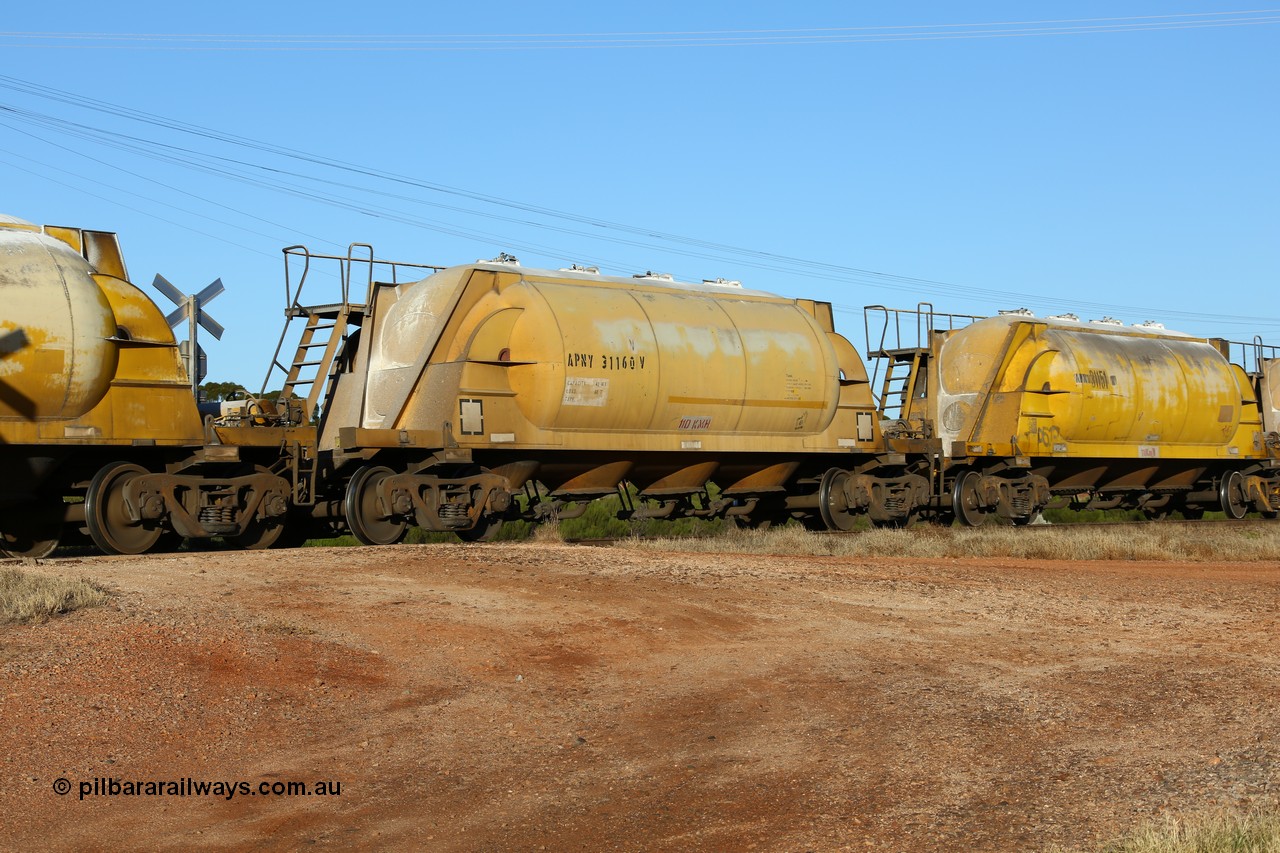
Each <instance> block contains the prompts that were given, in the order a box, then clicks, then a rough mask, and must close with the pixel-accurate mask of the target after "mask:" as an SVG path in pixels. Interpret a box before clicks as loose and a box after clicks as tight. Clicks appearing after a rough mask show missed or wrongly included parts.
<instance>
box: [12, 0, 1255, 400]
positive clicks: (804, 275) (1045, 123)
mask: <svg viewBox="0 0 1280 853" xmlns="http://www.w3.org/2000/svg"><path fill="white" fill-rule="evenodd" d="M11 5H12V8H7V9H6V13H5V16H4V23H3V30H4V31H5V34H3V35H0V176H3V181H4V200H3V202H2V203H0V212H4V213H10V214H13V215H16V216H20V217H22V218H24V219H28V220H32V221H36V222H41V223H52V224H62V225H76V226H81V227H87V228H98V229H103V230H111V231H116V232H118V233H119V234H120V237H121V241H122V244H123V247H124V250H125V255H126V261H127V263H128V265H129V269H130V272H131V274H132V277H133V279H134V280H135V281H136V282H138V283H140V284H142V285H143V286H144V287H145V288H146V289H147V290H148V291H149V292H151V291H150V287H149V282H150V281H151V280H152V278H153V277H154V275H155V274H156V273H162V274H163V275H164V276H165V277H166V278H168V279H169V280H170V281H172V282H174V283H175V284H176V285H178V286H179V287H180V288H182V289H184V290H187V291H193V290H196V289H199V288H201V287H203V286H204V285H206V284H208V283H209V282H210V281H212V280H213V279H214V278H217V277H221V278H222V280H223V282H224V283H225V285H226V287H227V292H226V293H225V294H224V295H222V296H221V297H219V298H218V300H217V301H216V302H214V303H213V304H212V305H211V306H210V312H211V313H212V314H213V315H214V316H215V317H216V318H217V319H218V320H219V321H220V322H221V323H222V324H223V325H224V326H226V327H227V333H226V335H225V336H224V338H223V340H222V341H221V342H214V341H212V340H211V339H204V340H203V344H204V346H205V349H206V351H207V352H208V353H209V359H210V374H209V378H210V379H215V380H235V381H241V382H244V383H245V384H246V385H249V386H250V387H252V388H255V389H256V387H257V385H258V384H259V383H260V382H261V379H262V375H263V373H264V372H265V368H266V364H267V362H268V361H269V359H270V356H271V352H272V350H273V348H274V344H275V340H276V338H277V336H278V335H279V330H280V325H281V322H282V312H281V309H282V307H283V295H282V292H283V279H282V273H281V270H282V262H281V260H280V249H281V248H282V247H283V246H285V245H289V244H293V243H303V244H306V245H308V246H310V247H312V248H313V249H315V250H318V251H334V250H335V249H338V248H339V247H345V246H346V244H348V243H350V242H353V241H361V242H369V243H372V244H373V245H374V247H375V248H376V250H377V252H378V255H379V256H380V257H386V258H392V259H396V260H407V261H417V262H422V263H435V264H442V265H447V264H454V263H465V262H469V261H472V260H475V259H477V258H489V257H493V256H495V255H496V254H497V253H498V252H500V251H509V252H511V253H512V254H515V255H517V256H518V257H520V259H521V261H522V262H523V263H524V264H525V265H527V266H541V267H552V268H555V267H560V266H566V265H568V264H569V263H573V262H578V263H595V264H599V265H600V266H601V267H602V268H603V269H604V270H605V271H606V272H611V273H621V274H629V273H633V272H643V271H645V270H655V271H661V272H670V273H673V274H675V275H676V276H677V277H680V278H683V279H685V280H699V279H702V278H715V277H717V276H723V277H725V278H732V279H740V280H741V281H743V283H744V284H745V285H747V286H749V287H755V288H759V289H764V290H770V291H774V292H778V293H783V294H786V295H789V296H805V297H811V298H817V299H825V300H829V301H831V302H833V303H835V304H836V305H837V306H839V307H840V308H841V309H848V310H840V311H839V313H837V324H838V325H839V326H840V327H841V329H842V331H844V332H845V334H846V335H847V336H848V337H849V338H850V339H851V340H853V341H854V343H855V345H856V346H858V347H859V348H860V349H861V348H862V339H863V324H862V316H861V310H860V309H861V307H862V306H863V305H866V304H876V303H880V304H888V305H892V306H904V307H910V306H914V305H915V303H916V302H918V301H921V300H928V301H931V302H933V303H934V305H935V306H936V307H937V308H938V309H939V310H951V311H957V312H966V313H977V314H984V313H990V312H994V311H995V310H998V309H1003V308H1017V307H1022V306H1025V307H1029V308H1031V309H1033V310H1035V311H1036V312H1037V313H1040V314H1048V313H1059V312H1063V311H1074V312H1075V313H1078V314H1080V315H1081V316H1083V317H1086V318H1094V317H1101V316H1103V315H1104V314H1106V315H1112V316H1115V317H1116V318H1118V319H1121V320H1124V321H1125V322H1129V323H1133V322H1141V321H1144V320H1157V321H1161V322H1164V323H1165V324H1166V325H1168V326H1169V327H1170V328H1176V329H1181V330H1184V331H1188V332H1192V333H1195V334H1201V335H1214V336H1223V337H1227V338H1231V339H1234V340H1249V339H1251V338H1252V337H1253V336H1254V335H1256V334H1261V335H1262V336H1263V337H1264V338H1265V339H1267V340H1268V341H1270V342H1271V343H1280V201H1278V200H1277V199H1278V198H1280V164H1278V163H1277V156H1276V151H1277V150H1280V139H1278V137H1280V132H1278V131H1280V109H1278V108H1277V107H1278V104H1277V96H1276V92H1277V91H1280V73H1278V71H1280V9H1277V10H1275V11H1272V12H1267V11H1265V10H1264V11H1261V12H1258V11H1254V12H1253V13H1252V14H1251V15H1247V16H1239V15H1231V14H1228V13H1232V12H1235V11H1237V10H1249V9H1251V7H1250V5H1249V4H1234V3H1216V2H1199V3H1190V2H1188V3H1183V2H1158V3H1157V2H1115V0H1113V2H1105V3H1103V2H1070V3H1068V2H1035V3H1032V2H1023V3H1014V2H971V3H965V4H957V3H942V2H915V3H882V4H870V3H834V2H832V3H823V2H809V3H806V2H797V3H789V4H779V3H752V2H743V3H733V4H728V3H726V4H711V3H706V4H697V3H687V2H686V3H644V4H594V3H593V4H587V3H582V4H576V3H540V4H529V3H489V4H470V5H463V4H431V3H428V4H404V5H400V4H369V5H368V6H366V7H355V6H352V5H350V4H325V3H318V4H317V3H312V4H308V5H307V6H306V7H305V11H304V10H303V7H301V6H298V7H296V8H294V7H292V5H291V4H280V5H279V6H278V7H277V5H276V4H266V3H258V4H253V5H250V4H247V3H239V2H227V3H221V4H215V5H207V4H205V5H196V6H183V7H180V6H179V4H169V3H166V4H127V5H120V4H116V5H114V6H111V7H104V6H101V5H100V4H88V3H78V2H71V3H64V4H59V5H56V6H53V5H47V4H46V5H44V6H40V5H36V4H19V5H13V4H11ZM1156 16H1161V17H1156ZM1172 16H1179V17H1172ZM1085 19H1098V20H1085ZM1102 19H1109V20H1102ZM1245 21H1252V22H1251V23H1247V24H1246V23H1244V22H1245ZM1015 22H1030V23H1021V24H1019V23H1015ZM1045 22H1056V23H1045ZM1063 22H1068V23H1063ZM1070 22H1074V23H1070ZM1204 23H1212V24H1214V25H1213V26H1190V24H1204ZM1225 24H1229V25H1225ZM956 25H969V26H956ZM855 28H862V29H855ZM729 31H733V32H729ZM748 31H750V32H748ZM784 31H794V32H784ZM35 33H41V34H45V35H41V36H35V35H32V34H35ZM58 34H61V35H58ZM69 34H78V35H76V36H74V37H73V36H71V35H69ZM120 34H132V35H133V37H132V38H128V39H122V38H118V37H115V38H113V37H112V36H119V35H120ZM211 34H218V35H219V37H218V38H213V37H212V35H211ZM541 34H566V35H563V36H556V37H542V36H541ZM606 34H624V35H606ZM627 34H630V35H627ZM638 34H646V35H638ZM680 34H684V35H680ZM184 35H185V36H192V37H190V38H178V36H184ZM444 35H451V36H458V35H461V36H470V38H454V39H447V40H441V39H439V38H436V39H434V40H432V39H429V38H427V37H431V36H435V37H439V36H444ZM54 36H57V37H54ZM142 36H146V37H145V38H143V37H142ZM249 36H260V37H261V38H258V39H256V40H248V39H246V38H243V37H249ZM298 36H324V37H330V38H328V39H321V40H315V39H312V40H303V39H298V38H297V37H298ZM335 36H336V37H340V40H335V39H334V38H332V37H335ZM388 36H398V37H399V40H397V41H394V42H392V41H389V40H388V39H387V38H385V37H388ZM957 36H963V37H957ZM624 45H625V46H624ZM245 47H250V48H252V49H247V50H246V49H243V48H245ZM317 47H340V48H342V49H339V50H333V49H326V50H318V49H315V48H317ZM442 47H445V48H448V49H441V48H442ZM228 48H236V49H228ZM389 48H396V49H389ZM428 48H429V49H428ZM15 81H19V82H15ZM25 84H36V85H37V86H39V87H45V88H43V89H40V90H39V91H40V92H42V93H43V95H41V94H37V93H36V92H35V91H32V90H31V89H30V87H28V86H26V85H25ZM63 93H69V94H72V95H75V96H79V97H82V98H89V99H93V100H94V101H96V102H102V103H105V104H109V105H111V106H113V107H124V108H127V109H129V110H134V111H138V112H140V113H145V114H147V115H148V116H150V117H152V118H162V119H165V120H172V121H175V122H181V123H186V124H189V125H198V126H200V127H203V128H211V129H215V130H217V131H219V132H220V133H223V134H228V135H231V136H235V137H239V138H242V139H244V140H251V141H253V142H257V143H264V144H266V145H269V146H274V147H277V148H281V149H287V150H292V151H297V152H304V153H305V154H307V155H317V156H318V157H320V158H323V159H329V160H335V161H342V162H343V163H346V164H351V165H354V166H357V167H360V169H362V170H363V171H364V172H370V171H377V172H385V173H393V174H395V175H399V176H403V177H405V178H410V179H413V180H414V181H415V182H417V185H414V184H406V183H404V182H400V183H393V182H389V181H386V180H382V179H378V178H374V177H371V176H369V175H368V174H359V173H353V172H351V171H342V170H337V169H334V168H331V167H329V166H324V165H320V164H317V163H315V162H309V161H300V160H297V159H293V158H289V157H286V156H282V155H281V154H279V153H269V152H265V151H263V150H260V149H257V148H252V147H246V146H244V145H232V144H228V143H227V142H224V141H218V140H213V139H209V138H206V137H201V136H196V135H192V134H189V133H180V132H177V131H174V130H171V129H166V128H161V127H158V126H156V125H155V124H142V123H139V122H136V121H132V120H128V119H125V118H122V117H119V116H115V115H111V114H108V113H106V112H102V111H100V110H99V111H94V110H89V109H85V108H84V107H83V106H82V105H80V104H77V103H67V102H65V101H63V100H58V99H56V97H61V95H62V94H63ZM49 95H54V96H55V97H48V96H49ZM15 109H16V110H18V111H19V112H17V113H15V112H14V111H13V110H15ZM50 119H53V120H61V121H69V122H75V123H78V124H80V125H85V126H88V127H89V128H91V129H92V131H93V132H94V134H95V135H93V136H92V137H91V138H87V139H86V138H84V134H85V132H86V131H84V130H83V129H80V130H78V131H77V132H76V133H71V132H68V128H67V126H66V125H54V126H51V125H50V123H49V121H50ZM139 139H141V140H145V144H146V145H150V146H155V145H156V144H159V145H163V146H172V147H169V148H163V149H156V148H154V147H150V148H148V149H147V154H146V155H145V156H144V155H140V154H139V153H137V151H136V150H133V149H136V148H137V147H138V146H139V145H142V144H144V143H141V142H138V141H137V140H139ZM122 144H123V145H125V146H126V147H127V148H129V149H130V150H122V149H121V148H120V147H119V146H120V145H122ZM157 150H161V151H164V152H168V154H169V155H170V156H175V155H176V156H178V157H179V158H181V159H187V158H189V157H191V156H193V155H192V153H191V152H195V153H196V154H199V155H202V156H205V157H208V156H213V157H219V158H223V159H221V160H216V161H208V160H206V161H205V162H206V163H216V164H217V170H218V172H219V173H217V174H211V173H210V172H208V171H198V170H193V169H191V168H187V167H184V166H181V165H177V164H174V163H170V162H165V161H163V160H162V159H159V158H158V156H157ZM263 169H271V170H275V171H263ZM283 172H292V173H298V174H297V175H286V174H282V173H283ZM229 175H230V177H229ZM233 177H235V178H246V177H250V178H252V183H245V182H243V181H242V180H235V179H233ZM317 180H319V181H327V182H330V183H324V184H318V183H315V181H317ZM335 182H336V183H335ZM281 183H288V184H290V185H292V186H294V187H305V188H306V192H307V193H309V194H311V195H313V196H314V195H319V196H323V197H325V198H328V199H330V200H331V201H333V202H336V203H335V204H328V203H324V202H322V201H319V200H317V199H316V198H313V197H299V196H298V195H296V194H289V193H287V192H282V191H280V190H279V189H278V185H279V184H281ZM337 184H350V185H353V186H349V187H342V186H338V185H337ZM422 184H429V185H437V186H439V185H443V186H446V187H450V188H456V189H461V190H464V191H466V192H467V193H470V194H473V195H465V194H463V195H460V194H458V193H453V192H441V191H438V190H432V189H428V188H425V187H424V186H422ZM371 192H381V193H390V194H392V195H390V196H388V195H381V196H375V195H371V194H370V193H371ZM131 193H132V194H131ZM474 196H486V197H491V198H495V199H501V200H504V201H507V202H509V203H514V204H515V206H512V204H508V205H505V206H504V205H498V204H493V203H490V202H486V201H482V200H479V199H477V198H476V197H474ZM433 205H436V206H433ZM438 205H445V206H447V207H449V208H454V209H446V208H442V207H439V206H438ZM528 207H538V208H545V209H550V210H554V211H559V212H563V213H568V214H574V215H576V216H580V217H584V218H586V219H587V220H590V221H591V222H595V223H597V224H584V223H583V222H581V221H576V220H572V219H566V218H563V217H555V216H548V215H545V214H540V213H535V212H531V211H530V210H528V209H527V208H528ZM374 208H376V209H377V212H374ZM465 211H470V212H465ZM494 217H501V218H494ZM598 223H617V224H623V225H628V226H636V227H637V228H639V229H641V231H640V232H639V233H637V232H634V231H626V230H621V229H617V228H611V227H602V226H601V225H600V224H598ZM566 231H568V232H572V233H566ZM445 232H452V233H445ZM671 235H674V236H679V237H683V238H690V239H694V240H697V241H702V243H703V244H710V245H701V246H699V247H691V246H690V245H689V244H688V243H681V242H677V241H673V240H671V239H670V236H671ZM619 241H622V242H619ZM637 244H638V245H637ZM733 247H739V248H742V249H748V250H754V252H757V253H767V254H768V255H771V256H774V257H765V256H764V255H762V254H752V253H750V252H740V251H733V250H732V248H733ZM802 262H808V263H802ZM819 264H824V265H827V266H819ZM152 293H153V295H155V294H154V292H152ZM156 298H157V299H158V301H160V302H161V303H162V304H167V303H165V302H164V300H163V299H161V298H160V297H158V296H157V297H156ZM317 298H318V301H326V300H323V299H320V298H319V297H317Z"/></svg>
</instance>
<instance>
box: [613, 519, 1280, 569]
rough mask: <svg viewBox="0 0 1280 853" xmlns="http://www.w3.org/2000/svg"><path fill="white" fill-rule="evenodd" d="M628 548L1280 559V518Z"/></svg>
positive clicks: (754, 533) (803, 535)
mask: <svg viewBox="0 0 1280 853" xmlns="http://www.w3.org/2000/svg"><path fill="white" fill-rule="evenodd" d="M622 544H623V546H624V547H631V548H652V549H656V550H676V551H695V552H719V553H745V554H808V555H814V556H838V557H923V558H939V557H1018V558H1023V559H1033V560H1053V559H1071V560H1177V561H1189V562H1215V561H1219V560H1230V561H1235V562H1259V561H1267V560H1280V524H1277V523H1275V522H1259V523H1258V524H1256V525H1247V526H1237V525H1227V524H1223V525H1221V526H1217V525H1214V524H1203V525H1198V526H1195V527H1187V526H1181V525H1175V524H1159V523H1153V524H1146V525H1138V526H1130V525H1115V526H1111V527H1108V526H1105V525H1104V526H1098V527H1073V526H1069V525H1063V526H1062V527H1055V528H1050V529H1045V528H1037V529H1035V530H1025V529H1021V528H1015V527H994V526H989V527H979V528H960V527H949V528H941V527H930V526H928V525H917V526H914V527H910V528H907V529H905V530H890V529H874V530H867V531H863V532H860V533H852V534H848V535H820V534H813V533H810V532H808V531H806V530H804V529H803V528H800V527H796V526H794V525H788V526H787V527H782V528H777V529H773V530H732V531H729V532H726V533H725V534H723V535H720V536H714V537H709V538H706V539H651V540H638V541H628V542H624V543H622Z"/></svg>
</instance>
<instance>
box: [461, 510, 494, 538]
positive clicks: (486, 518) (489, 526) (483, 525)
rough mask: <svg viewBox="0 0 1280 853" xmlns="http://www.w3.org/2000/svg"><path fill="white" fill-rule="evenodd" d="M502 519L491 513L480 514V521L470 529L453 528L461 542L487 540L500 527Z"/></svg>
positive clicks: (492, 536)
mask: <svg viewBox="0 0 1280 853" xmlns="http://www.w3.org/2000/svg"><path fill="white" fill-rule="evenodd" d="M502 523H503V522H502V519H501V518H496V517H494V516H492V515H482V516H480V521H479V522H477V524H476V526H475V527H473V528H471V529H470V530H455V531H454V532H455V533H457V534H458V538H459V539H461V540H462V541H463V542H489V541H491V540H492V539H493V538H494V537H495V536H497V535H498V531H499V530H501V529H502Z"/></svg>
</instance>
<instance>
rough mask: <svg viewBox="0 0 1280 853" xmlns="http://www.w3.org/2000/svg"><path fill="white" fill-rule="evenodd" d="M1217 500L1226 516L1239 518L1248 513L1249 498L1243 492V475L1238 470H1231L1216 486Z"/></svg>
mask: <svg viewBox="0 0 1280 853" xmlns="http://www.w3.org/2000/svg"><path fill="white" fill-rule="evenodd" d="M1218 502H1219V503H1221V504H1222V511H1223V512H1225V513H1226V514H1227V518H1235V519H1240V518H1244V517H1245V516H1246V515H1247V514H1248V513H1249V499H1248V498H1247V497H1246V496H1245V493H1244V477H1243V476H1241V474H1240V472H1239V471H1231V472H1229V473H1228V474H1227V475H1226V476H1225V477H1223V478H1222V483H1221V484H1220V485H1219V486H1218Z"/></svg>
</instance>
